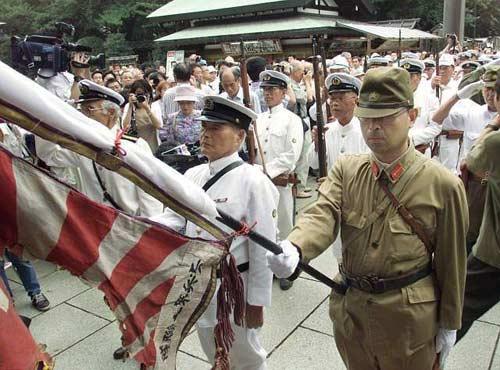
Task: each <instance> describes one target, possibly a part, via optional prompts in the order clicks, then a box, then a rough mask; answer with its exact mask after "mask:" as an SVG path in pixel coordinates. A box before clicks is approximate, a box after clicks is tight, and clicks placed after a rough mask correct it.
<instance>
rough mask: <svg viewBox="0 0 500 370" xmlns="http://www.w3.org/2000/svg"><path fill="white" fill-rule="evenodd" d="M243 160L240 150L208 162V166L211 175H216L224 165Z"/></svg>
mask: <svg viewBox="0 0 500 370" xmlns="http://www.w3.org/2000/svg"><path fill="white" fill-rule="evenodd" d="M236 161H241V159H240V156H239V155H238V152H235V153H233V154H230V155H228V156H227V157H222V158H219V159H217V160H215V161H212V162H208V168H209V170H210V176H214V175H215V174H216V173H217V172H219V171H220V170H222V169H223V168H224V167H226V166H229V165H230V164H231V163H233V162H236Z"/></svg>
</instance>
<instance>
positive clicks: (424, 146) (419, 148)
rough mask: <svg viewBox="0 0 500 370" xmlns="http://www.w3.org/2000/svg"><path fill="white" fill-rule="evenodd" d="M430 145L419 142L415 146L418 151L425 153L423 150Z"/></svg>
mask: <svg viewBox="0 0 500 370" xmlns="http://www.w3.org/2000/svg"><path fill="white" fill-rule="evenodd" d="M430 147H431V146H430V144H420V145H417V146H416V147H415V149H417V150H418V151H419V152H420V153H422V154H425V151H426V150H427V149H429V148H430Z"/></svg>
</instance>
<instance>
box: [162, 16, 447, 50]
mask: <svg viewBox="0 0 500 370" xmlns="http://www.w3.org/2000/svg"><path fill="white" fill-rule="evenodd" d="M400 31H401V39H402V40H417V39H422V38H423V39H429V38H436V37H437V36H434V35H432V34H430V33H427V32H423V31H419V30H414V29H408V28H396V27H383V26H376V25H373V24H367V23H359V22H351V21H348V20H345V19H342V18H337V17H331V16H317V15H299V16H292V17H285V18H277V19H263V20H259V21H246V22H238V23H217V24H212V25H205V26H199V27H192V28H186V29H184V30H181V31H178V32H175V33H172V34H170V35H167V36H164V37H161V38H159V39H156V40H155V41H156V42H160V43H163V44H168V45H172V46H175V45H179V46H185V45H197V44H215V43H220V42H230V41H240V40H242V39H243V40H256V39H269V38H279V37H287V38H289V37H292V38H293V37H296V36H302V37H304V36H308V35H314V34H345V33H348V34H350V35H352V36H371V37H372V38H382V39H386V40H390V39H393V40H396V39H399V35H400Z"/></svg>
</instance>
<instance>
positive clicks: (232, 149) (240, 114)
mask: <svg viewBox="0 0 500 370" xmlns="http://www.w3.org/2000/svg"><path fill="white" fill-rule="evenodd" d="M256 117H257V116H256V114H255V113H254V112H252V111H251V110H250V109H248V108H246V107H244V106H241V105H240V104H238V103H235V102H233V101H230V100H227V99H225V98H222V97H220V96H207V97H205V109H204V110H203V112H202V116H201V117H200V120H201V121H202V130H201V134H200V145H201V152H202V153H203V154H204V155H205V156H207V158H208V160H209V163H208V164H202V165H199V166H196V167H193V168H191V169H189V170H188V171H187V172H186V173H185V176H186V177H188V178H189V179H190V180H192V181H194V182H195V183H196V184H198V185H200V186H203V187H204V189H205V190H206V192H207V194H208V195H209V196H210V197H211V198H212V199H213V200H214V201H215V202H216V203H217V207H218V208H219V209H220V210H222V211H224V212H226V213H228V214H230V215H231V216H233V217H234V218H236V219H237V220H239V221H242V222H245V223H246V224H248V225H254V224H255V226H254V230H255V231H257V232H259V233H261V234H262V235H264V236H265V237H267V238H269V239H270V240H273V241H275V240H276V207H277V204H278V197H279V195H278V191H277V190H276V188H275V187H274V185H273V184H272V182H271V181H270V179H269V178H268V177H266V176H265V175H264V174H263V173H262V171H261V170H260V169H259V168H258V167H257V166H252V165H250V164H247V163H244V162H243V161H242V160H241V159H240V158H239V156H238V150H239V148H240V146H241V145H242V143H244V141H245V133H246V131H247V130H248V127H249V125H250V123H251V121H252V120H253V119H255V118H256ZM219 176H220V177H219ZM214 179H217V180H216V181H215V182H213V181H214ZM210 182H212V185H211V186H210V187H208V188H207V184H210ZM153 220H154V221H156V222H160V223H163V224H165V225H167V226H169V227H171V228H174V229H176V230H181V229H183V228H184V227H185V230H186V235H188V236H191V237H200V238H204V239H213V237H212V236H211V235H210V234H208V233H207V232H206V231H203V230H201V229H200V228H198V227H197V226H196V225H193V224H191V223H187V225H186V220H185V219H184V218H182V217H181V216H179V215H177V214H176V213H174V212H173V211H171V210H169V209H167V210H166V212H165V213H164V214H163V215H161V216H158V217H153ZM214 222H215V223H216V224H217V225H218V226H220V227H221V228H223V229H224V230H227V231H228V232H231V230H230V229H229V228H227V227H226V226H224V225H222V224H220V223H219V222H218V221H215V220H214ZM230 252H231V254H232V255H233V256H234V257H235V259H236V264H237V265H238V270H239V271H240V272H241V273H242V277H243V281H244V285H245V298H246V319H245V322H246V327H239V326H237V325H236V324H235V323H234V321H232V322H231V325H232V328H233V330H234V332H235V341H234V342H233V345H232V348H231V350H230V352H229V360H230V363H231V369H235V370H262V369H266V368H267V366H266V362H265V361H266V356H267V353H266V351H265V350H264V348H263V347H262V346H261V344H260V341H259V337H258V333H259V328H260V327H262V325H263V323H264V316H263V309H264V307H268V306H270V304H271V293H272V273H271V271H270V270H269V269H268V268H267V265H266V250H265V249H263V248H262V247H260V246H258V245H257V244H255V243H254V242H252V241H251V240H250V239H248V238H246V237H244V236H239V237H236V238H235V239H234V240H233V241H232V243H231V247H230ZM216 296H217V292H216V293H215V295H214V298H213V299H212V302H211V303H210V305H209V307H208V309H207V310H206V311H205V313H204V314H203V315H202V316H201V318H200V319H199V320H198V323H197V329H198V336H199V338H200V341H201V345H202V347H203V351H204V352H205V354H206V356H207V357H208V359H209V361H211V362H212V364H213V363H214V356H215V353H216V348H215V342H214V328H215V325H216V323H217V322H216V312H217V301H216Z"/></svg>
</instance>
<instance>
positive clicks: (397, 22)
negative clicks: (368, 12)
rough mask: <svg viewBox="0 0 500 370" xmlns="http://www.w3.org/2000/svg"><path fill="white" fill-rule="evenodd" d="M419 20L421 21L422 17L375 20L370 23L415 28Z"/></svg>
mask: <svg viewBox="0 0 500 370" xmlns="http://www.w3.org/2000/svg"><path fill="white" fill-rule="evenodd" d="M418 22H420V18H408V19H389V20H385V21H374V22H369V23H372V24H376V25H377V26H386V27H404V28H415V26H416V25H417V23H418Z"/></svg>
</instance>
